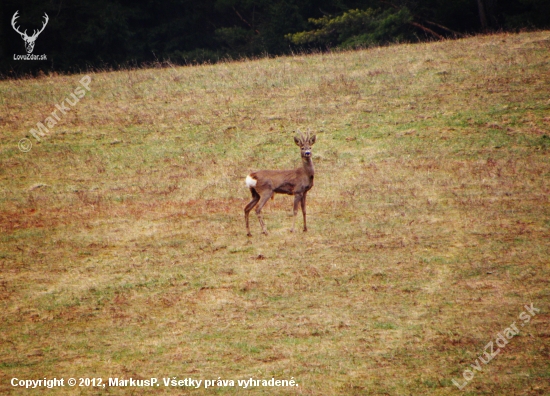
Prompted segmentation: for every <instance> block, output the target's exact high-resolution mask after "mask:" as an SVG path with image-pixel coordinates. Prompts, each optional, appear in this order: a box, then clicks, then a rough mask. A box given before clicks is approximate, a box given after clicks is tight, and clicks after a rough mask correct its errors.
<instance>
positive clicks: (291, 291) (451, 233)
mask: <svg viewBox="0 0 550 396" xmlns="http://www.w3.org/2000/svg"><path fill="white" fill-rule="evenodd" d="M549 50H550V32H548V31H543V32H536V33H520V34H515V35H512V34H502V35H491V36H479V37H473V38H468V39H463V40H457V41H444V42H437V43H430V44H416V45H396V46H390V47H384V48H373V49H368V50H363V51H353V52H342V53H330V54H318V55H309V56H305V55H296V56H293V57H279V58H273V59H260V60H250V61H243V62H234V63H223V64H217V65H203V66H196V67H181V68H180V67H177V68H176V67H168V68H159V69H143V70H128V71H121V72H103V73H100V72H97V73H90V74H89V80H86V77H85V75H71V76H61V75H59V76H58V75H51V76H43V77H42V78H39V79H27V80H10V81H0V153H1V156H0V180H1V186H2V188H1V194H0V302H1V305H0V307H1V311H2V312H1V313H0V337H1V341H0V342H1V345H2V347H1V348H0V368H1V369H0V391H1V393H3V394H23V393H25V394H26V393H30V392H36V390H35V391H31V390H25V389H24V388H21V387H20V386H17V387H14V386H12V385H11V384H10V381H12V378H17V379H36V380H37V379H43V378H44V377H46V378H54V377H57V378H64V379H65V381H67V379H68V378H70V377H72V378H101V379H102V380H103V384H105V383H106V384H107V386H106V388H108V391H109V394H143V393H145V392H146V391H148V389H143V388H138V387H133V386H129V387H115V386H113V384H112V383H111V384H109V383H108V378H119V379H130V378H132V379H150V378H158V380H159V382H160V386H158V387H156V386H155V387H154V388H153V390H154V393H155V394H174V393H178V392H179V393H181V392H183V391H189V392H192V393H193V394H212V393H219V394H242V393H248V392H250V393H251V394H262V393H265V394H268V393H269V394H272V393H275V394H306V395H328V394H342V395H344V394H354V395H355V394H365V395H367V394H368V395H371V394H372V395H375V394H376V395H378V394H389V395H405V394H406V395H408V394H413V395H423V394H430V395H449V394H464V395H474V394H475V395H480V394H487V395H545V394H549V393H550V385H549V384H550V381H549V379H550V341H549V336H550V331H549V322H550V315H549V301H550V287H549V279H550V265H549V260H548V258H549V257H550V242H549V241H550V239H549V237H550V205H549V192H550V156H549V153H550V151H549V150H550V111H549V110H550V71H549V70H550V51H549ZM82 81H83V82H84V84H83V83H82ZM79 87H80V88H79ZM86 88H89V90H87V89H86ZM71 94H74V95H75V96H74V97H73V96H71ZM67 98H68V100H69V101H70V102H72V103H74V106H72V105H70V104H68V105H67V103H68V102H67V101H66V99H67ZM76 99H78V101H76ZM63 103H65V106H66V107H68V108H69V110H63V111H61V110H59V109H57V108H56V105H58V106H59V107H61V108H63V106H62V105H63ZM54 111H56V113H55V114H56V116H57V117H58V118H59V120H57V119H55V116H53V115H52V112H54ZM63 112H64V113H66V114H63ZM47 117H53V118H54V119H55V121H56V122H55V123H51V122H50V126H51V127H49V128H48V129H49V133H48V134H44V136H42V137H40V135H38V136H39V137H40V139H41V141H40V142H38V141H37V139H36V138H35V137H34V136H32V135H31V134H30V133H29V131H30V130H31V129H32V128H35V129H36V124H37V123H38V122H42V123H44V124H45V125H47V122H48V121H47ZM54 124H55V125H54ZM297 128H300V129H301V130H307V129H308V128H309V129H311V130H312V131H314V132H315V133H316V134H317V142H316V144H315V145H314V146H313V162H314V164H315V172H316V173H315V186H314V188H313V189H312V190H311V191H310V193H309V194H308V228H309V231H308V232H307V233H302V232H297V233H294V234H291V233H289V232H288V230H289V228H290V226H291V224H292V218H291V217H290V216H289V214H290V212H291V207H292V198H291V197H288V196H281V195H277V196H276V197H275V199H274V200H273V201H269V202H268V203H267V205H266V207H265V209H264V211H263V214H264V218H265V220H266V223H267V227H268V230H269V231H270V234H269V235H268V236H264V235H261V234H260V227H259V224H258V221H257V219H256V216H255V215H254V214H253V213H252V215H251V229H252V234H253V236H252V237H251V238H247V237H246V231H245V224H244V216H243V208H244V206H245V205H246V204H247V203H248V202H249V200H250V193H249V191H248V190H247V188H246V186H245V184H244V178H245V177H246V175H247V174H248V173H249V172H250V171H252V170H258V169H290V168H292V167H296V166H299V165H300V157H299V150H298V148H297V147H296V146H295V145H294V142H293V136H294V134H295V131H296V130H297ZM21 139H27V140H24V141H22V143H21V146H20V147H21V148H22V149H24V150H26V149H28V148H29V143H31V144H32V147H30V150H29V151H28V152H22V151H21V150H20V149H19V148H18V141H21ZM301 224H302V222H301V215H299V216H298V221H297V227H298V229H301ZM526 306H527V307H526ZM536 309H538V310H540V311H537V310H536ZM514 327H516V328H517V331H515V330H513V331H511V330H510V329H514ZM499 333H500V337H502V336H504V337H506V336H508V338H507V339H504V340H502V339H499ZM490 342H493V346H494V349H495V350H496V349H497V348H498V345H502V347H501V348H500V352H499V354H498V356H496V357H495V358H494V359H492V360H490V359H487V358H485V360H487V361H488V360H490V361H488V362H487V363H486V364H485V363H481V362H480V360H479V357H480V356H481V357H483V356H484V350H487V351H489V349H485V348H487V345H488V343H490ZM485 356H487V355H485ZM476 365H477V367H478V369H475V368H473V366H476ZM465 370H470V371H465ZM470 373H471V374H470ZM173 377H177V379H181V380H183V379H186V378H191V379H194V380H202V381H203V386H201V387H199V388H198V389H193V388H192V387H188V386H185V385H184V386H183V387H181V386H178V387H172V386H165V385H164V383H163V378H173ZM218 378H220V379H222V380H234V381H235V386H217V385H212V386H211V387H209V388H207V389H205V387H204V381H206V380H214V381H215V380H217V379H218ZM250 378H252V379H260V380H262V379H265V380H269V379H271V378H275V379H276V380H291V379H293V380H294V381H296V383H297V384H298V386H294V387H291V386H288V387H269V386H261V385H260V386H255V387H253V386H252V387H248V388H247V390H246V391H244V390H243V389H242V387H239V386H238V384H237V380H249V379H250ZM465 378H466V379H465ZM468 379H469V380H468ZM453 380H455V382H456V383H457V384H459V385H461V386H462V385H463V386H464V387H463V389H462V390H461V391H459V389H458V387H457V386H456V385H455V384H454V383H453ZM226 385H227V383H226ZM45 391H46V393H47V394H75V392H77V394H80V393H82V394H94V390H92V389H89V388H86V389H85V388H83V387H79V388H78V391H76V390H75V389H74V388H71V387H69V386H64V387H58V388H55V389H53V390H48V389H45ZM96 392H97V390H96ZM102 392H103V391H102Z"/></svg>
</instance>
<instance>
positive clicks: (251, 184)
mask: <svg viewBox="0 0 550 396" xmlns="http://www.w3.org/2000/svg"><path fill="white" fill-rule="evenodd" d="M256 183H258V180H255V179H253V178H251V177H250V175H248V176H247V177H246V185H247V186H248V188H252V187H256Z"/></svg>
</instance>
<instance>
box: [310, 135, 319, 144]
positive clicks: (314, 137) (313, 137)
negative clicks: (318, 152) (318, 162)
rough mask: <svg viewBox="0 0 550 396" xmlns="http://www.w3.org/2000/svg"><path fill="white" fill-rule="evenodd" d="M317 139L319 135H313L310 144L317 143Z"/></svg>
mask: <svg viewBox="0 0 550 396" xmlns="http://www.w3.org/2000/svg"><path fill="white" fill-rule="evenodd" d="M316 140H317V136H316V135H313V136H312V137H310V138H309V144H310V145H311V146H313V145H314V144H315V141H316Z"/></svg>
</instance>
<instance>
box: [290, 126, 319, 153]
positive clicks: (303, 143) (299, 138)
mask: <svg viewBox="0 0 550 396" xmlns="http://www.w3.org/2000/svg"><path fill="white" fill-rule="evenodd" d="M298 132H300V134H299V135H296V136H294V143H296V145H297V146H298V147H300V153H301V155H302V158H303V159H307V158H311V146H313V145H314V144H315V140H316V136H315V135H313V136H311V135H310V133H309V130H308V131H307V132H306V134H305V135H304V134H303V133H302V132H301V131H300V130H298Z"/></svg>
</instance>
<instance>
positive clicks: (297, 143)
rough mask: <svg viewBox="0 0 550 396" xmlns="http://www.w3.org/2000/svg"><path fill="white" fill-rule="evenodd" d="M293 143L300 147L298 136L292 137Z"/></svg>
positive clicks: (300, 142)
mask: <svg viewBox="0 0 550 396" xmlns="http://www.w3.org/2000/svg"><path fill="white" fill-rule="evenodd" d="M294 143H296V145H297V146H300V147H302V141H301V140H300V138H299V137H298V136H294Z"/></svg>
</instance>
